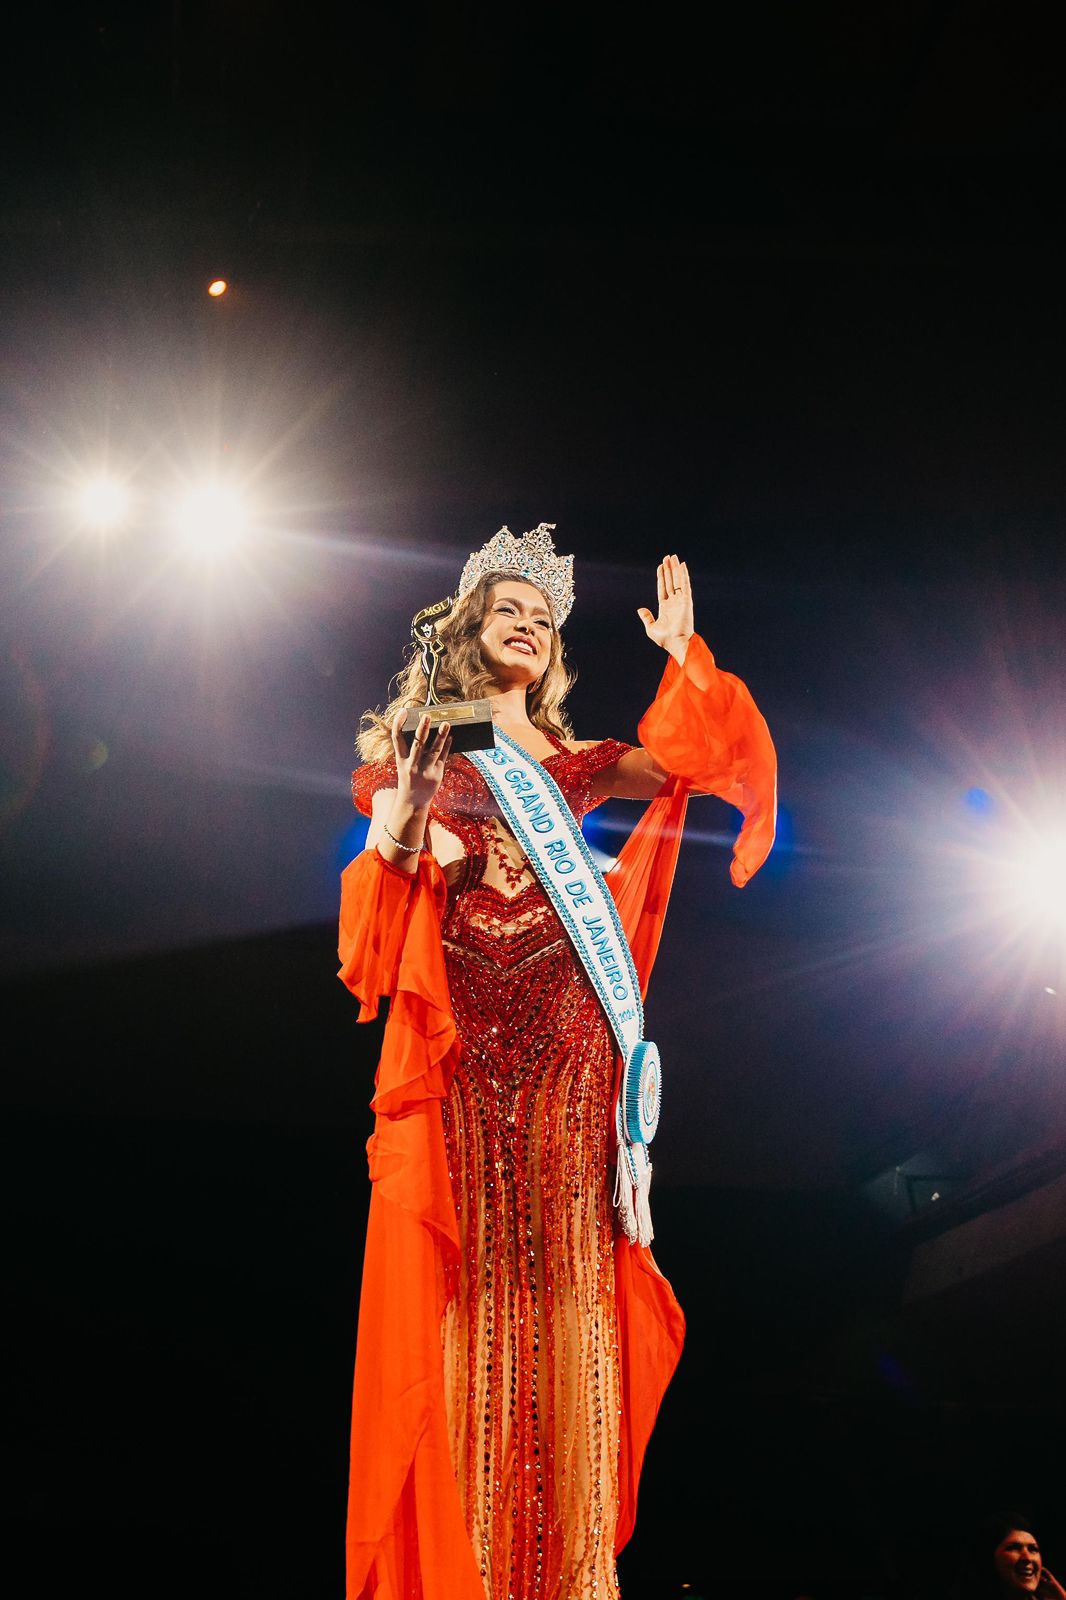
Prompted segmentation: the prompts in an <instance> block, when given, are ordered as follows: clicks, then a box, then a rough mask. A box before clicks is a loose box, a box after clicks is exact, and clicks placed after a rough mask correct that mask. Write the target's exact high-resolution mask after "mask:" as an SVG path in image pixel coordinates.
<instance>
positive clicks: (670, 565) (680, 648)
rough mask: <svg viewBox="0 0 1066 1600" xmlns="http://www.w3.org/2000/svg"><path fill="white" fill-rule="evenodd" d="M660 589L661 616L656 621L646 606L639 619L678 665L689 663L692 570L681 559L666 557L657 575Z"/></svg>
mask: <svg viewBox="0 0 1066 1600" xmlns="http://www.w3.org/2000/svg"><path fill="white" fill-rule="evenodd" d="M656 575H657V578H658V585H659V615H658V616H657V617H653V616H652V614H651V612H650V611H649V610H648V608H647V607H646V606H641V607H640V609H639V611H638V612H637V616H638V617H639V618H640V620H641V622H643V624H644V631H645V633H646V634H647V635H648V638H649V639H652V640H653V641H654V642H655V643H656V644H657V645H658V646H659V647H660V649H662V650H666V651H668V652H669V653H670V655H672V656H673V657H674V660H675V661H677V662H679V663H680V662H682V661H684V659H685V651H686V650H687V649H688V642H689V640H690V639H691V638H692V634H693V629H694V624H693V620H692V584H691V583H690V581H689V575H688V567H687V566H686V565H685V563H684V562H683V561H679V560H678V558H677V556H663V559H662V560H661V561H660V563H659V566H658V571H657V574H656Z"/></svg>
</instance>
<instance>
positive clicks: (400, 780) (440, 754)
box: [391, 711, 452, 811]
mask: <svg viewBox="0 0 1066 1600" xmlns="http://www.w3.org/2000/svg"><path fill="white" fill-rule="evenodd" d="M406 715H407V713H406V711H398V712H397V713H396V715H395V717H394V718H393V720H392V729H391V732H392V748H393V753H394V755H395V757H396V798H397V800H398V801H399V803H400V804H401V805H407V806H410V807H411V808H412V809H413V810H415V811H420V810H422V809H423V808H424V807H425V806H428V805H429V804H430V803H431V802H432V800H433V797H434V795H435V794H436V792H437V790H438V789H439V788H440V784H441V779H442V778H443V777H444V764H445V761H446V760H447V758H448V751H449V749H450V748H451V739H452V730H451V725H450V724H449V723H447V722H442V723H441V724H440V726H439V728H438V729H437V732H436V733H435V734H434V735H433V737H432V738H430V733H429V727H430V722H429V717H428V716H424V717H422V718H421V719H420V720H419V723H418V726H417V728H416V729H415V731H414V736H413V738H412V740H411V748H410V750H408V749H407V746H406V744H405V742H404V739H403V735H402V733H401V731H400V730H401V729H402V727H403V722H404V717H405V716H406Z"/></svg>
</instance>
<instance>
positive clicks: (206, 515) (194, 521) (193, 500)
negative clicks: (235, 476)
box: [171, 483, 249, 557]
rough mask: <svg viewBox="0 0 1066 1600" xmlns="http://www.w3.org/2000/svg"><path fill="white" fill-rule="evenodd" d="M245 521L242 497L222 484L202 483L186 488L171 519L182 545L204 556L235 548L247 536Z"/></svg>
mask: <svg viewBox="0 0 1066 1600" xmlns="http://www.w3.org/2000/svg"><path fill="white" fill-rule="evenodd" d="M248 524H249V513H248V506H247V504H246V502H245V499H244V496H243V495H242V494H241V492H240V490H239V489H236V488H234V487H233V485H231V484H225V483H205V484H200V485H198V486H197V487H195V488H192V489H189V490H187V491H186V493H185V494H184V495H182V497H181V499H180V500H179V501H178V503H177V505H176V506H175V508H174V513H173V517H172V518H171V526H172V528H173V530H174V532H175V534H176V535H177V537H178V540H179V543H180V544H181V546H182V548H183V549H185V550H188V551H189V552H191V553H193V554H196V555H200V556H206V557H212V556H217V555H228V554H231V553H232V552H233V551H234V550H236V549H238V548H239V547H240V545H241V544H242V543H243V542H244V540H245V537H246V536H247V533H248Z"/></svg>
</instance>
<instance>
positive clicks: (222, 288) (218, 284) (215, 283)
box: [207, 278, 229, 300]
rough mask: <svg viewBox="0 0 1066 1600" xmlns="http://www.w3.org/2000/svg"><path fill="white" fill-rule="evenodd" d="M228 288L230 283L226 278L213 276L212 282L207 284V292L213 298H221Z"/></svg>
mask: <svg viewBox="0 0 1066 1600" xmlns="http://www.w3.org/2000/svg"><path fill="white" fill-rule="evenodd" d="M228 288H229V284H228V283H227V282H226V280H225V278H212V280H211V282H210V283H209V284H208V286H207V292H208V294H209V295H210V296H211V298H212V300H221V298H222V296H223V295H224V294H225V293H226V291H227V289H228Z"/></svg>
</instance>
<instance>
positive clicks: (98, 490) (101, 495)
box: [75, 474, 130, 528]
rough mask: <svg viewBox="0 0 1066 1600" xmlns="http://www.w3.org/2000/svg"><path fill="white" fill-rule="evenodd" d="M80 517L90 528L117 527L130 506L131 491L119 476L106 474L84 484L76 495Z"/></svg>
mask: <svg viewBox="0 0 1066 1600" xmlns="http://www.w3.org/2000/svg"><path fill="white" fill-rule="evenodd" d="M75 504H76V507H77V513H78V517H79V519H80V521H81V522H83V523H84V524H85V525H86V526H87V527H90V528H117V527H119V526H120V525H121V524H122V523H123V522H124V521H125V520H126V517H127V515H128V513H129V508H130V492H129V490H128V489H127V488H126V485H125V484H124V483H122V482H121V481H120V480H119V479H118V478H109V477H107V476H105V475H104V474H100V476H98V477H95V478H90V479H89V481H88V482H87V483H85V484H83V485H82V487H81V489H80V490H79V491H78V493H77V495H76V497H75Z"/></svg>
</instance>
